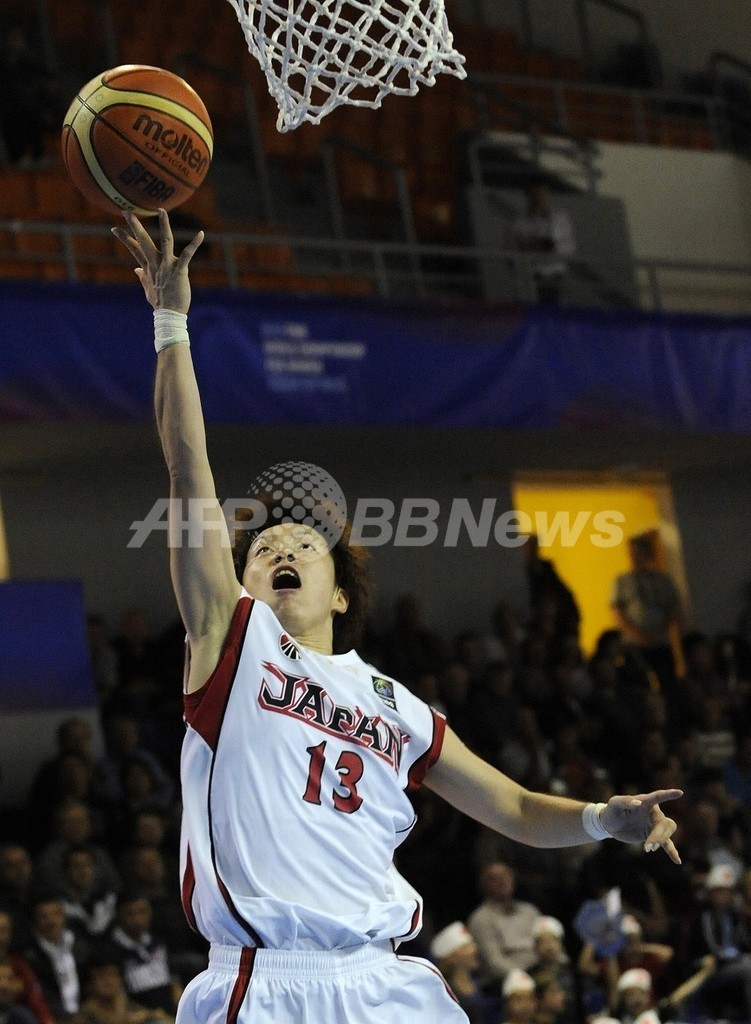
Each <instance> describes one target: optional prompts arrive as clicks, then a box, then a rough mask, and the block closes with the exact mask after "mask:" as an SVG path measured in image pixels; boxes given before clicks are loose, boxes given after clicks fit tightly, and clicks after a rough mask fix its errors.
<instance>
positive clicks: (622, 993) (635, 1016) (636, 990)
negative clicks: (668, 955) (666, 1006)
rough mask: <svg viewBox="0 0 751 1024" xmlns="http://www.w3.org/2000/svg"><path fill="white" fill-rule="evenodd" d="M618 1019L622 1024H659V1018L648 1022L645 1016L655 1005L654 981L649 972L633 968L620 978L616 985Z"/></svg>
mask: <svg viewBox="0 0 751 1024" xmlns="http://www.w3.org/2000/svg"><path fill="white" fill-rule="evenodd" d="M616 998H617V1005H616V1011H615V1013H616V1017H617V1018H618V1019H619V1020H620V1021H621V1024H635V1022H636V1021H637V1020H638V1021H639V1022H640V1024H658V1022H659V1018H658V1017H655V1018H654V1019H653V1020H650V1021H647V1019H646V1018H645V1017H644V1016H643V1015H644V1014H646V1012H647V1011H648V1010H650V1009H651V1008H652V1006H653V1005H654V998H653V996H652V979H651V978H650V976H649V971H645V970H643V969H642V968H640V967H632V968H631V970H630V971H626V972H625V973H624V974H622V975H621V976H620V978H619V979H618V981H617V983H616Z"/></svg>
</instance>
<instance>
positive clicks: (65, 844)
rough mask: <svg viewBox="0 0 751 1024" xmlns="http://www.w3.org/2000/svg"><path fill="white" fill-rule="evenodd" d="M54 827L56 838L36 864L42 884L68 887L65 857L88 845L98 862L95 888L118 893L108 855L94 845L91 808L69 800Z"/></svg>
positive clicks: (61, 887)
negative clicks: (71, 851) (72, 851)
mask: <svg viewBox="0 0 751 1024" xmlns="http://www.w3.org/2000/svg"><path fill="white" fill-rule="evenodd" d="M54 824H55V838H54V839H53V840H52V841H51V842H50V843H49V844H48V845H47V846H46V847H45V848H44V850H42V853H41V854H40V856H39V857H38V859H37V862H36V870H37V875H38V879H39V883H40V884H41V885H42V886H44V887H45V888H48V889H52V890H55V891H56V892H62V891H63V890H64V888H65V871H64V863H65V855H66V853H67V851H68V850H69V849H70V848H71V847H72V846H80V845H81V844H82V843H85V844H87V845H88V846H89V848H90V849H91V851H92V853H93V855H94V859H95V861H96V867H97V873H96V883H95V886H96V888H97V889H107V890H112V889H114V890H115V891H117V889H118V886H119V881H120V880H119V878H118V874H117V871H116V870H115V866H114V864H113V863H112V860H111V858H110V856H109V854H108V853H107V851H106V850H105V849H104V848H103V847H102V846H100V845H98V844H96V843H93V842H92V836H93V831H94V828H93V821H92V813H91V808H90V807H89V805H88V804H87V803H84V801H82V800H75V799H72V798H71V799H68V800H66V801H65V802H64V803H63V804H61V805H60V806H59V807H58V808H57V809H56V811H55V818H54Z"/></svg>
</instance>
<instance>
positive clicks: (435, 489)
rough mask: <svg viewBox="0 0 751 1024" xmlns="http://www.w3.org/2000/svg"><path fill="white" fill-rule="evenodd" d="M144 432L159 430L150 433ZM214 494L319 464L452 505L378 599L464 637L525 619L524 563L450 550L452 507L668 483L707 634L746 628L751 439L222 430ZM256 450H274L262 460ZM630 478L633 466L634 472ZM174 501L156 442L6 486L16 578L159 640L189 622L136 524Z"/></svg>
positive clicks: (392, 554) (360, 484)
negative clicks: (273, 472)
mask: <svg viewBox="0 0 751 1024" xmlns="http://www.w3.org/2000/svg"><path fill="white" fill-rule="evenodd" d="M144 433H147V432H144ZM211 436H212V446H211V451H212V460H213V464H214V470H215V476H216V481H217V488H218V491H219V493H220V495H222V496H224V497H242V496H243V495H245V494H246V493H247V490H248V487H249V485H250V483H251V482H252V480H253V478H254V477H255V476H256V474H257V473H259V472H260V471H261V470H262V469H264V468H266V467H268V466H270V465H272V464H274V463H275V462H278V461H283V460H286V459H290V458H302V459H305V460H307V461H310V462H314V463H316V464H318V465H322V466H323V467H324V468H326V469H327V471H328V472H330V473H331V474H332V475H333V476H334V477H335V479H336V480H337V481H338V482H339V483H340V484H341V486H342V488H343V490H344V492H345V494H346V495H347V498H348V501H349V503H350V505H349V507H350V511H351V510H352V508H353V506H354V503H355V501H356V500H357V499H358V498H359V499H363V498H386V499H389V500H391V501H393V502H394V503H395V505H396V506H397V510H398V509H400V508H401V507H402V502H403V500H404V499H407V498H432V499H435V500H437V501H438V502H439V505H440V507H441V510H442V517H441V519H439V541H438V542H437V543H434V544H432V545H430V546H428V547H421V546H416V547H399V548H396V547H394V546H393V545H392V544H386V545H384V546H380V547H376V548H373V549H372V555H373V565H374V569H375V575H376V581H377V592H376V602H375V617H376V620H377V622H378V624H380V625H386V624H387V623H388V616H389V612H390V609H391V605H392V602H393V600H394V598H395V597H396V596H397V595H398V594H400V593H402V592H404V591H407V590H411V591H414V592H416V593H418V595H419V596H420V597H421V600H422V603H423V607H424V610H425V614H426V618H427V619H428V620H429V621H430V622H431V624H433V625H434V626H435V627H436V628H438V629H440V630H442V631H444V632H445V633H446V634H447V635H452V634H454V633H456V632H457V631H459V630H460V629H464V628H468V627H472V626H478V625H479V626H480V627H482V628H486V626H487V624H488V622H489V617H490V612H491V609H492V607H493V605H494V604H495V603H496V602H497V601H498V600H499V599H500V598H504V599H507V600H510V601H511V602H512V603H513V604H514V605H515V606H517V607H518V608H519V609H520V611H521V612H522V614H524V612H525V611H526V599H527V595H526V589H525V586H524V575H523V566H522V562H521V556H520V554H519V552H518V550H517V549H514V548H507V547H503V546H500V545H499V544H497V543H495V542H492V543H490V544H489V545H488V546H487V547H473V546H472V544H470V543H469V541H468V540H467V538H466V534H465V535H463V536H462V538H461V540H460V543H459V545H458V546H457V547H454V548H449V547H445V546H443V543H442V539H443V536H444V532H445V523H446V516H447V513H448V510H449V509H450V507H451V502H452V500H453V499H454V498H465V499H469V501H470V503H471V506H472V508H473V510H474V511H475V512H476V513H478V512H479V509H480V506H481V504H482V501H483V499H486V498H493V499H495V500H496V514H500V513H501V512H503V511H507V510H509V509H511V507H512V503H511V497H510V494H511V489H510V488H511V481H512V479H513V474H514V473H515V472H516V471H520V470H534V471H551V472H555V471H560V470H577V471H595V472H605V473H606V474H607V475H608V479H610V480H617V479H618V474H619V473H621V472H622V473H624V474H626V475H625V476H624V479H628V480H630V479H632V476H631V474H633V472H634V467H637V470H638V471H645V472H649V471H654V470H660V471H664V472H666V473H667V474H668V478H669V480H670V481H671V483H672V485H673V490H674V499H675V507H676V515H677V520H678V527H679V530H680V533H681V537H682V542H683V550H684V554H685V560H686V570H687V577H688V586H689V590H690V594H691V599H692V603H693V606H694V608H695V612H696V619H697V623H698V624H699V625H700V626H701V627H702V628H704V629H707V630H710V631H718V630H722V629H726V628H731V627H733V625H734V623H735V620H736V618H737V615H738V612H739V610H740V606H741V599H742V595H743V593H744V590H745V588H746V586H747V584H748V582H749V580H751V532H749V530H748V509H749V507H751V478H750V477H749V474H748V462H749V456H750V455H751V441H747V440H746V441H744V440H743V439H729V438H726V439H706V438H705V439H703V440H702V439H694V440H692V441H691V443H690V444H687V442H686V439H685V438H680V437H676V438H666V437H664V436H653V437H641V436H639V437H608V436H605V435H600V434H598V433H597V432H592V433H591V434H586V433H583V434H564V433H558V434H548V435H543V434H534V435H533V434H526V433H523V432H518V433H500V432H481V431H467V432H459V431H456V432H448V431H446V432H440V431H406V430H401V431H400V430H393V431H378V432H376V431H354V432H352V431H349V432H341V433H337V432H336V431H312V430H306V431H304V432H297V431H289V430H278V431H259V430H255V431H245V430H239V429H233V430H230V429H228V428H224V429H222V430H221V431H215V432H212V435H211ZM252 451H256V452H263V455H262V457H258V456H253V454H252ZM617 467H625V468H623V469H622V470H620V469H618V468H617ZM163 496H166V474H165V472H164V470H163V468H162V465H161V457H160V455H159V453H158V450H157V445H156V441H155V440H154V439H152V438H151V437H150V436H145V437H144V438H143V440H142V444H141V447H140V450H139V448H138V446H136V445H131V446H130V454H129V456H128V457H127V458H124V459H123V460H121V461H120V462H116V461H115V460H113V459H106V460H104V461H103V460H102V457H101V454H100V453H94V454H86V453H82V454H81V455H80V456H78V457H77V458H76V459H68V460H66V461H65V462H61V463H60V465H55V464H54V460H53V462H52V463H50V464H49V465H48V466H45V467H43V468H41V469H38V470H36V471H35V472H34V473H29V474H27V475H26V476H24V475H21V474H17V475H16V476H12V477H10V478H9V479H8V481H7V482H6V484H5V487H4V488H3V506H4V510H5V515H6V527H7V533H8V545H9V553H10V563H11V572H12V575H13V576H14V577H27V578H35V577H36V578H40V577H80V578H82V579H83V580H84V583H85V592H86V603H87V607H88V610H89V611H92V612H94V611H96V612H99V613H102V614H104V616H105V617H106V619H107V620H108V623H109V625H110V627H111V628H114V627H115V626H116V625H117V622H118V619H119V617H120V614H121V613H122V611H123V610H124V609H125V608H126V607H128V606H129V605H132V604H137V605H140V606H142V607H144V608H145V609H147V610H148V611H149V613H150V614H151V616H152V619H153V625H154V627H155V628H161V627H163V626H165V625H167V624H168V623H170V622H171V621H172V620H173V619H174V617H175V614H176V610H175V604H174V599H173V596H172V591H171V585H170V582H169V574H168V565H167V550H166V542H165V534H164V533H158V534H154V535H153V536H152V537H151V538H150V539H149V540H147V541H146V543H145V544H144V546H143V547H142V548H140V549H138V550H135V549H133V548H128V547H127V544H128V541H129V540H130V538H131V536H132V534H131V531H130V524H131V523H132V522H133V521H134V520H137V519H142V518H143V517H144V516H145V515H146V513H147V512H148V510H149V509H150V508H151V506H152V504H153V502H154V501H155V500H156V499H157V498H159V497H163Z"/></svg>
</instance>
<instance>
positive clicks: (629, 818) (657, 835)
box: [600, 789, 683, 864]
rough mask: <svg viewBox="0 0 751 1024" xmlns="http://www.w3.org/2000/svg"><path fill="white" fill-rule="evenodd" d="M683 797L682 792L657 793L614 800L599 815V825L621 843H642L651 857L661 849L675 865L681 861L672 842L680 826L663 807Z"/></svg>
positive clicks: (666, 790)
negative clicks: (666, 802)
mask: <svg viewBox="0 0 751 1024" xmlns="http://www.w3.org/2000/svg"><path fill="white" fill-rule="evenodd" d="M680 796H683V791H682V790H680V789H658V790H656V791H655V792H654V793H642V794H640V795H639V796H611V798H610V800H609V801H608V802H607V804H606V805H605V807H604V808H603V809H602V812H601V814H600V821H601V822H602V824H603V826H604V827H605V828H606V829H607V830H608V832H609V833H610V834H611V836H612V837H613V838H614V839H619V840H620V841H621V842H622V843H643V844H644V850H645V851H646V852H647V853H651V852H652V851H653V850H658V849H659V848H660V847H662V849H663V850H664V851H665V853H666V854H667V855H668V857H670V859H671V860H672V861H673V862H674V863H675V864H680V863H681V858H680V856H679V855H678V851H677V850H676V848H675V844H674V843H673V840H672V839H671V838H670V837H671V836H672V835H673V833H674V832H675V830H676V828H677V826H676V824H675V822H674V821H673V819H672V818H668V817H666V816H665V815H664V814H663V812H662V809H661V807H660V804H661V803H665V801H667V800H677V799H678V797H680Z"/></svg>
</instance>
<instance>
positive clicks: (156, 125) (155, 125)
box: [133, 114, 209, 174]
mask: <svg viewBox="0 0 751 1024" xmlns="http://www.w3.org/2000/svg"><path fill="white" fill-rule="evenodd" d="M133 131H134V132H137V131H140V132H141V133H142V134H143V135H145V136H146V137H147V138H149V136H151V138H152V139H153V140H154V142H158V143H159V146H160V147H162V148H164V149H165V150H168V151H169V150H172V151H174V155H175V156H179V157H181V158H182V160H183V162H184V163H186V164H187V165H188V167H190V169H191V170H193V171H198V173H199V174H201V173H205V172H206V170H207V169H208V166H209V158H208V157H207V156H204V155H202V154H201V152H200V150H199V149H198V147H197V146H196V142H195V139H193V138H192V136H190V135H188V134H187V132H183V133H182V135H178V134H177V132H176V131H174V130H173V129H172V128H165V127H164V125H163V124H162V123H161V121H155V120H154V119H153V118H151V117H149V115H148V114H140V115H139V116H138V117H137V118H136V120H135V121H134V122H133ZM153 149H154V150H155V151H156V152H158V151H159V150H158V148H157V147H153Z"/></svg>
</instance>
